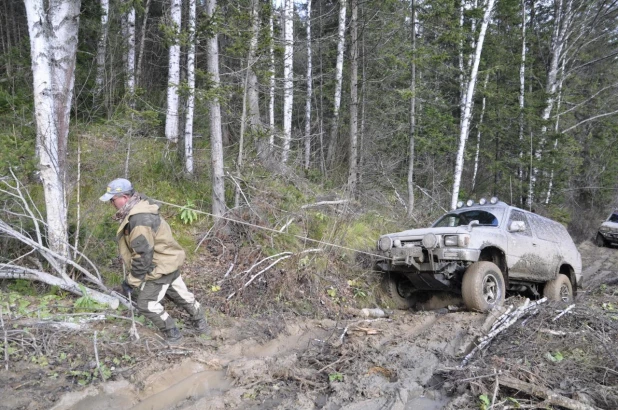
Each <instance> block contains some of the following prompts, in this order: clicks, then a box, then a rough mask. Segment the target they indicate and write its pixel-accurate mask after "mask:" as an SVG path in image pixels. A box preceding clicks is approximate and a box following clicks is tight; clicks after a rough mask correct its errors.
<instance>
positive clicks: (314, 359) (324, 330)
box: [0, 242, 618, 410]
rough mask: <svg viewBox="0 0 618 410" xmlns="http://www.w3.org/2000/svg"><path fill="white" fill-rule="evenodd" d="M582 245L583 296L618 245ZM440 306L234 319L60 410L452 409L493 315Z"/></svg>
mask: <svg viewBox="0 0 618 410" xmlns="http://www.w3.org/2000/svg"><path fill="white" fill-rule="evenodd" d="M580 251H581V253H582V258H583V261H584V266H585V274H586V289H585V290H584V291H583V292H581V294H582V296H580V297H583V296H585V294H586V292H587V289H591V287H598V286H599V285H600V284H602V283H607V282H608V281H610V282H611V281H612V280H614V281H615V280H616V279H617V277H618V276H617V270H618V249H611V248H598V247H596V246H595V245H593V244H592V243H590V242H585V243H583V244H582V245H581V246H580ZM441 302H443V303H442V305H445V304H446V303H447V304H449V305H452V303H453V301H452V300H449V301H448V302H444V301H440V300H433V301H432V300H430V301H429V302H428V303H427V304H426V305H425V306H426V308H431V309H436V308H439V309H437V310H430V311H421V312H418V311H416V312H414V311H396V312H393V313H392V315H391V316H390V317H388V318H379V319H363V318H361V317H355V318H353V319H347V320H337V321H336V320H331V319H323V320H311V319H303V318H299V317H287V318H283V317H277V318H266V319H262V320H258V319H231V318H227V319H226V320H227V324H225V325H221V326H214V331H213V334H212V339H211V340H202V339H191V338H189V339H187V340H186V343H185V344H183V345H181V346H180V347H179V348H176V349H168V350H159V351H158V352H157V353H156V357H154V358H153V359H152V360H150V361H148V362H144V363H143V364H140V366H139V368H137V369H135V371H134V372H132V373H131V374H130V376H127V377H129V378H128V379H122V377H118V378H117V380H116V381H113V382H107V383H103V384H99V385H95V386H92V385H91V386H90V387H88V388H86V389H84V390H81V391H76V392H71V393H68V394H65V395H63V396H61V397H60V398H59V400H57V401H56V402H55V405H54V407H53V409H56V410H68V409H73V410H78V409H89V410H93V409H127V408H134V409H172V408H173V409H224V408H225V409H230V408H231V409H235V408H237V409H240V408H242V409H263V408H269V409H270V408H272V409H292V408H294V409H314V408H324V409H333V410H334V409H347V410H360V409H382V408H386V409H418V410H432V409H442V408H448V406H449V405H448V403H449V402H452V400H453V397H449V396H447V393H446V392H445V391H444V389H443V385H444V381H445V380H444V379H443V377H442V376H441V374H443V371H444V369H449V368H451V369H452V368H454V367H455V366H457V365H459V364H460V363H461V358H462V357H463V356H464V355H465V353H467V352H468V351H469V350H470V349H471V347H472V343H473V341H474V339H475V337H477V336H480V335H483V334H485V332H486V331H487V329H488V327H489V326H490V325H491V323H492V322H493V318H492V317H489V316H488V315H485V314H479V313H473V312H465V311H452V310H451V311H449V310H448V309H445V308H444V306H441ZM507 303H509V301H508V300H507ZM347 317H349V316H347ZM170 357H173V358H174V360H166V358H170ZM178 357H182V358H183V359H182V360H177V358H178ZM39 404H41V403H39ZM450 406H451V408H459V407H457V406H455V407H452V406H453V405H452V404H451V405H450ZM0 408H2V406H1V405H0ZM40 408H49V407H46V406H42V407H40Z"/></svg>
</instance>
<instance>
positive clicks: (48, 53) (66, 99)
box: [24, 0, 80, 258]
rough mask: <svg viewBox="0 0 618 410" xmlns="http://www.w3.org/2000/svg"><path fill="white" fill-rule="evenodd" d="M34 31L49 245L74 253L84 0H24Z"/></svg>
mask: <svg viewBox="0 0 618 410" xmlns="http://www.w3.org/2000/svg"><path fill="white" fill-rule="evenodd" d="M24 3H25V6H26V15H27V19H28V32H29V34H30V52H31V58H32V74H33V95H34V108H35V118H36V129H37V155H38V159H39V169H40V172H41V179H42V181H43V190H44V195H45V205H46V211H47V225H48V226H47V229H48V241H49V248H50V249H52V250H53V251H54V252H56V253H58V254H59V255H62V256H63V257H66V258H69V257H70V255H69V249H68V248H69V247H68V233H67V200H66V191H65V184H66V159H67V141H68V133H69V120H70V116H69V113H70V110H71V103H72V96H73V85H74V82H75V59H76V52H77V34H78V28H79V10H80V1H79V0H75V1H63V0H51V1H49V2H44V1H43V0H32V1H26V2H24Z"/></svg>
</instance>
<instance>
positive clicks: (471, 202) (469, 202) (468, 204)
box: [466, 199, 474, 206]
mask: <svg viewBox="0 0 618 410" xmlns="http://www.w3.org/2000/svg"><path fill="white" fill-rule="evenodd" d="M472 205H474V201H473V200H472V199H468V201H466V206H472Z"/></svg>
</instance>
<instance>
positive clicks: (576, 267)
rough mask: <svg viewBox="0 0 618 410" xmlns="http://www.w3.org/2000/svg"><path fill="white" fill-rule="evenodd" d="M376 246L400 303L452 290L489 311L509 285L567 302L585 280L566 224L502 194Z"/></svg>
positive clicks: (388, 286)
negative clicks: (502, 199) (509, 202)
mask: <svg viewBox="0 0 618 410" xmlns="http://www.w3.org/2000/svg"><path fill="white" fill-rule="evenodd" d="M377 247H378V254H379V255H380V257H379V258H378V260H377V262H376V268H377V270H378V271H379V272H381V274H382V275H383V281H382V285H383V288H384V291H385V292H386V294H387V296H389V298H390V301H391V304H392V307H395V308H402V309H406V308H409V307H411V306H412V305H413V304H414V303H415V302H416V301H417V300H418V297H419V296H420V295H423V294H424V295H426V294H427V293H426V291H448V292H453V293H458V294H461V295H462V297H463V300H464V303H465V304H466V306H467V307H468V308H469V309H471V310H477V311H482V312H484V311H488V310H490V309H492V308H493V307H495V306H498V305H501V304H502V303H503V302H504V297H505V293H506V291H511V292H522V291H528V292H531V293H532V294H533V295H535V296H540V295H541V293H542V294H543V295H544V296H547V297H548V299H552V300H563V301H570V300H572V299H573V294H574V291H576V289H577V287H578V286H581V280H582V276H581V256H580V254H579V251H578V250H577V248H576V247H575V244H574V243H573V240H572V239H571V237H570V236H569V233H568V232H567V230H566V229H565V227H564V226H562V225H561V224H560V223H558V222H555V221H552V220H550V219H547V218H544V217H542V216H540V215H537V214H534V213H531V212H527V211H525V210H523V209H519V208H515V207H513V206H509V205H507V204H505V203H504V202H499V201H498V200H497V198H492V199H491V200H490V201H489V202H488V201H485V200H484V199H482V200H480V201H479V203H477V204H475V203H474V202H473V201H471V200H470V201H468V202H467V203H466V204H465V205H464V204H463V203H461V202H460V203H459V204H458V209H456V210H454V211H451V212H449V213H447V214H445V215H444V216H442V217H441V218H440V219H438V220H437V221H436V222H435V223H434V224H433V225H432V226H431V227H430V228H425V229H413V230H408V231H403V232H398V233H391V234H387V235H383V236H381V237H380V239H379V240H378V244H377Z"/></svg>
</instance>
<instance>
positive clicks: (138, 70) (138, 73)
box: [135, 0, 152, 86]
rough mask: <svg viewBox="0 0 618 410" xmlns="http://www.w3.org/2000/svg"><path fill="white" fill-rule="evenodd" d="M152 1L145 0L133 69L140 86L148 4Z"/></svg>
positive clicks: (141, 82)
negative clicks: (135, 64)
mask: <svg viewBox="0 0 618 410" xmlns="http://www.w3.org/2000/svg"><path fill="white" fill-rule="evenodd" d="M151 1H152V0H146V7H145V8H144V19H143V20H142V31H141V34H140V41H139V52H138V54H137V67H136V69H135V71H136V73H135V81H136V83H137V84H139V85H140V86H141V85H142V84H143V80H142V61H143V59H144V48H145V45H146V33H147V29H146V27H147V26H148V12H149V11H150V3H151Z"/></svg>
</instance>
